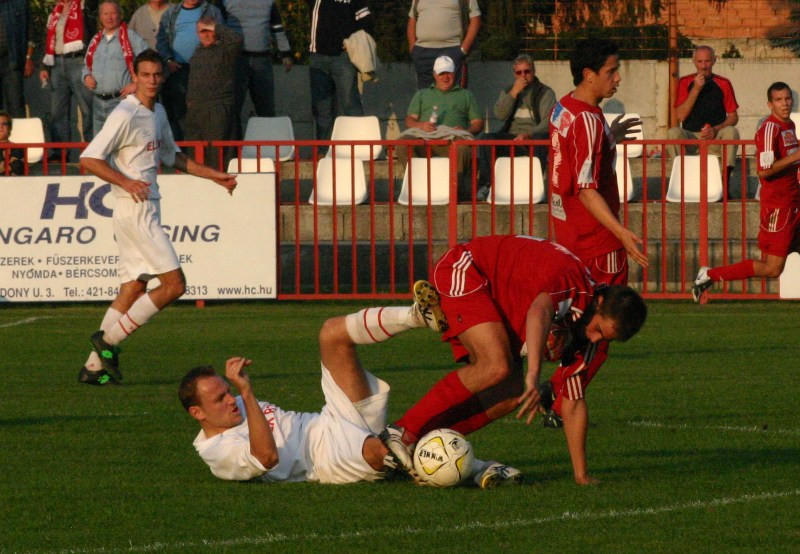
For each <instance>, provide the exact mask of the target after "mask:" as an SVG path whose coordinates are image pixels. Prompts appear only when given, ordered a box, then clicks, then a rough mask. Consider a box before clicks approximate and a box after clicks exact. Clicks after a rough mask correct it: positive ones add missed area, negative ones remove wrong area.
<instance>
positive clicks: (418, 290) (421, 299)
mask: <svg viewBox="0 0 800 554" xmlns="http://www.w3.org/2000/svg"><path fill="white" fill-rule="evenodd" d="M413 292H414V305H413V306H412V307H411V317H412V318H413V319H414V321H415V322H416V323H417V324H418V325H419V326H420V327H430V328H431V329H433V330H434V331H438V332H439V333H444V332H445V331H447V327H448V325H447V318H446V317H445V315H444V312H443V311H442V307H441V306H440V305H439V293H438V292H436V289H435V288H434V287H433V285H431V284H430V283H429V282H428V281H424V280H422V281H417V282H416V283H414V289H413Z"/></svg>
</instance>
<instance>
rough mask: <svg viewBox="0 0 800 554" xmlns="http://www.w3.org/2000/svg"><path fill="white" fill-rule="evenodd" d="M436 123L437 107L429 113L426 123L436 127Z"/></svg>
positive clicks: (437, 117) (437, 119)
mask: <svg viewBox="0 0 800 554" xmlns="http://www.w3.org/2000/svg"><path fill="white" fill-rule="evenodd" d="M438 121H439V106H434V107H433V111H432V112H431V117H430V118H429V119H428V123H430V124H432V125H436V123H437V122H438Z"/></svg>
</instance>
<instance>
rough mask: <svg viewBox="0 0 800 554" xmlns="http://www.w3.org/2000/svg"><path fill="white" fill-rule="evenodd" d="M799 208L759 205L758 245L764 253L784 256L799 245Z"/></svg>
mask: <svg viewBox="0 0 800 554" xmlns="http://www.w3.org/2000/svg"><path fill="white" fill-rule="evenodd" d="M798 229H800V209H798V208H767V207H765V206H763V205H762V206H761V227H760V229H759V230H758V247H759V248H760V249H761V252H762V253H764V254H770V255H772V256H779V257H781V258H785V257H787V256H788V255H789V253H790V252H792V251H793V250H794V249H795V248H797V246H798V245H800V233H798Z"/></svg>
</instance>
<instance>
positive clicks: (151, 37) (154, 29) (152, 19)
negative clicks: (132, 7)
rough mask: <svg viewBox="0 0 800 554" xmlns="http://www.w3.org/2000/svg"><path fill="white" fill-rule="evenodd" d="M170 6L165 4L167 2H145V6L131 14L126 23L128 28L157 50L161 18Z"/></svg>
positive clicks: (160, 0)
mask: <svg viewBox="0 0 800 554" xmlns="http://www.w3.org/2000/svg"><path fill="white" fill-rule="evenodd" d="M171 5H172V3H167V0H147V3H146V4H145V5H143V6H141V7H139V9H138V10H136V11H135V12H133V16H131V20H130V22H129V23H128V27H130V28H131V29H133V30H134V31H136V34H138V35H139V36H140V37H142V38H143V39H144V40H145V42H146V43H147V45H148V46H149V47H150V48H152V49H153V50H155V49H156V48H158V46H157V44H156V40H157V38H158V25H159V23H161V16H163V15H164V12H165V11H167V8H169V7H170V6H171Z"/></svg>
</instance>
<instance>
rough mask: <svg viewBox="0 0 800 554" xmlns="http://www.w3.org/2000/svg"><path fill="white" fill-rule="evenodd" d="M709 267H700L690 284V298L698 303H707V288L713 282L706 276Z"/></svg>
mask: <svg viewBox="0 0 800 554" xmlns="http://www.w3.org/2000/svg"><path fill="white" fill-rule="evenodd" d="M709 269H710V268H708V267H706V266H703V267H701V268H700V271H698V272H697V277H695V278H694V284H693V285H692V299H693V300H694V301H695V302H698V303H700V304H706V303H708V289H710V288H711V285H713V284H714V282H713V281H712V280H711V277H709V276H708V270H709Z"/></svg>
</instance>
